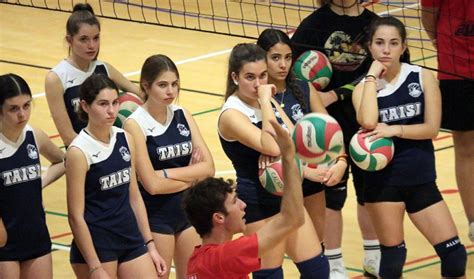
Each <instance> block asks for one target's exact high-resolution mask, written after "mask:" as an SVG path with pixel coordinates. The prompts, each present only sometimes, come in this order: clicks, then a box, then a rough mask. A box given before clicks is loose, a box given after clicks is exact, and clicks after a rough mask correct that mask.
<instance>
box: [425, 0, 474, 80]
mask: <svg viewBox="0 0 474 279" xmlns="http://www.w3.org/2000/svg"><path fill="white" fill-rule="evenodd" d="M421 4H422V6H423V7H435V8H438V10H439V16H438V23H437V26H436V31H437V34H436V41H437V44H438V68H439V69H440V70H442V71H446V72H450V73H456V74H458V75H461V76H464V77H468V78H471V79H474V1H473V0H421ZM438 78H439V79H460V78H459V77H455V76H451V75H448V74H444V73H441V72H439V73H438Z"/></svg>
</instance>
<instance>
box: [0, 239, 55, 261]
mask: <svg viewBox="0 0 474 279" xmlns="http://www.w3.org/2000/svg"><path fill="white" fill-rule="evenodd" d="M3 248H5V247H3ZM0 250H1V248H0ZM49 253H51V242H49V243H48V242H46V243H42V244H39V245H36V246H32V247H28V249H23V250H22V251H16V252H12V253H7V254H6V255H1V254H0V262H11V261H13V262H24V261H28V260H32V259H36V258H40V257H42V256H44V255H47V254H49Z"/></svg>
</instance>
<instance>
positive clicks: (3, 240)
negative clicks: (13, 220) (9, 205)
mask: <svg viewBox="0 0 474 279" xmlns="http://www.w3.org/2000/svg"><path fill="white" fill-rule="evenodd" d="M5 244H7V230H6V229H5V225H4V224H3V220H2V217H0V247H3V246H5Z"/></svg>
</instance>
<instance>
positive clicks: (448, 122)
mask: <svg viewBox="0 0 474 279" xmlns="http://www.w3.org/2000/svg"><path fill="white" fill-rule="evenodd" d="M439 87H440V89H441V98H442V121H441V127H443V128H445V129H450V130H454V131H470V130H474V81H470V80H441V81H440V83H439Z"/></svg>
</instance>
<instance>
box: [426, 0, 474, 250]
mask: <svg viewBox="0 0 474 279" xmlns="http://www.w3.org/2000/svg"><path fill="white" fill-rule="evenodd" d="M421 6H422V14H421V19H422V23H423V26H424V28H425V30H426V32H427V33H428V35H429V37H430V38H431V40H432V41H433V45H434V46H435V47H436V48H437V51H438V69H439V73H438V79H439V80H440V89H441V96H442V109H443V113H442V122H441V127H443V128H446V129H450V130H452V135H453V142H454V156H455V169H456V181H457V184H458V188H459V193H460V195H461V199H462V201H463V205H464V210H465V212H466V216H467V219H468V222H469V227H470V228H469V237H470V239H471V241H473V242H474V172H473V171H472V170H474V1H472V0H421Z"/></svg>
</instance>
